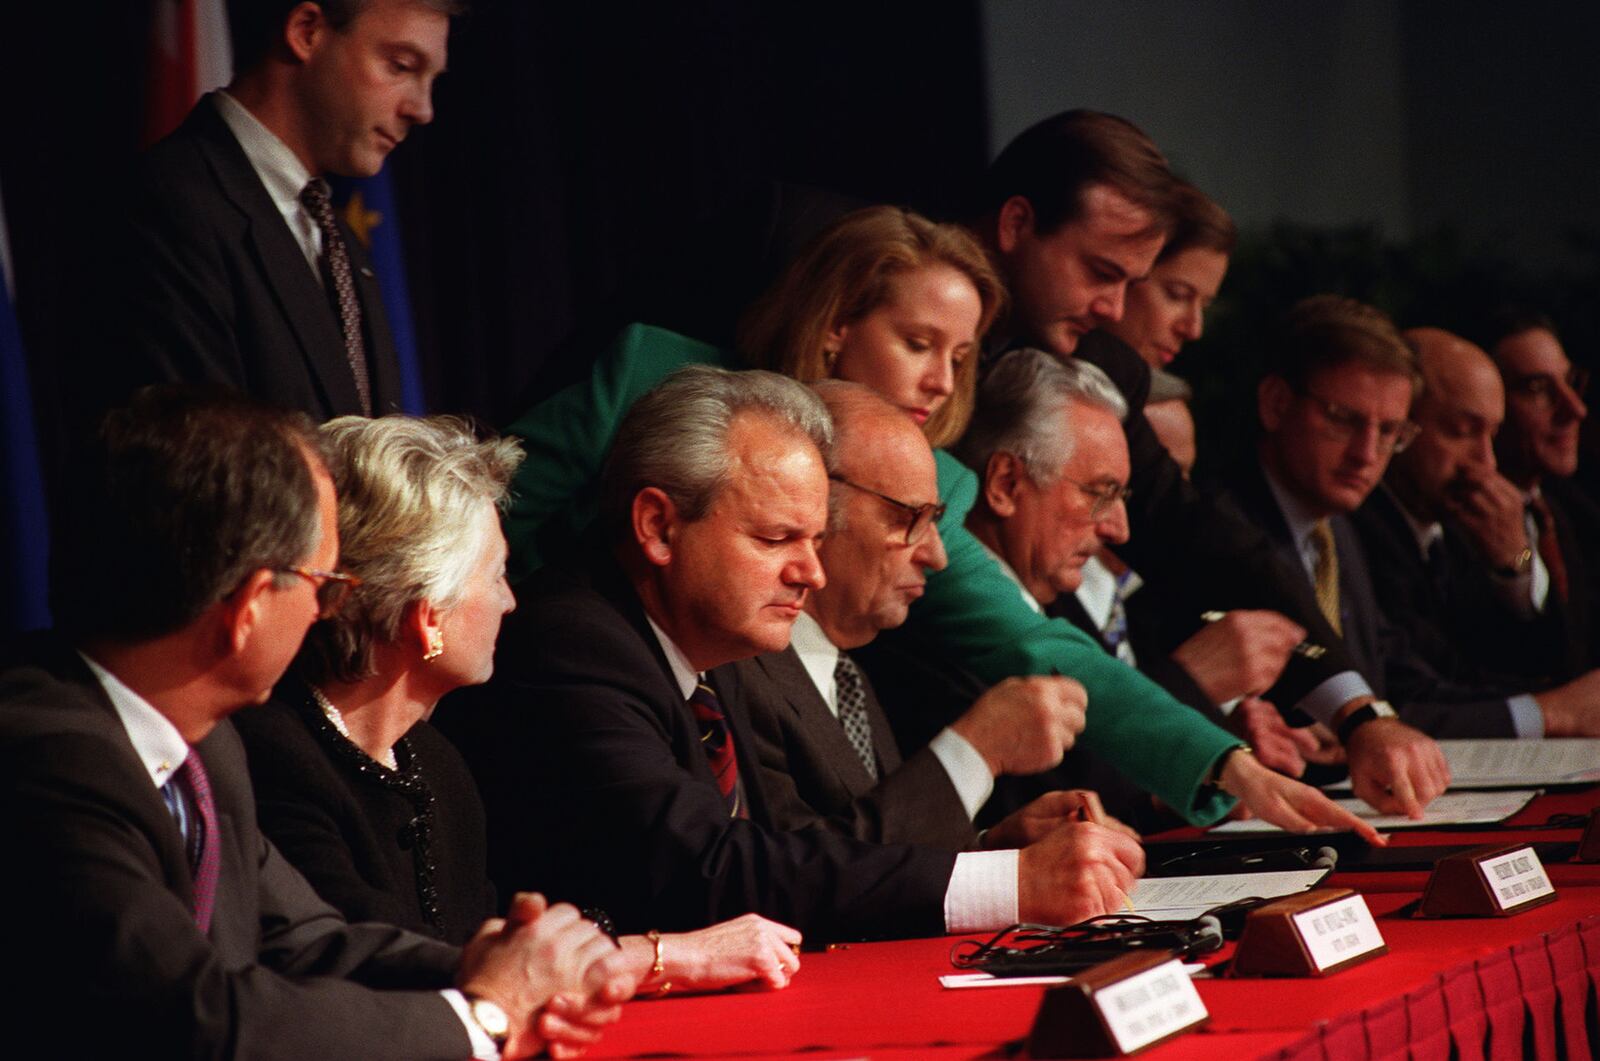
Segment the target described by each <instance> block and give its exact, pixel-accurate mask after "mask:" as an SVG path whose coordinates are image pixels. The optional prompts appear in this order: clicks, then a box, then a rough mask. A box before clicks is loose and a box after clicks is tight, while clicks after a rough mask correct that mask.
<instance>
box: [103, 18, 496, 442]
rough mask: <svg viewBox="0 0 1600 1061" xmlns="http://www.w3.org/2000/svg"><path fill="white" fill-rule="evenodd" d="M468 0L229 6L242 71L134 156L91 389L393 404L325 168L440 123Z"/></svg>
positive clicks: (394, 386)
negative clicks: (440, 102) (104, 353)
mask: <svg viewBox="0 0 1600 1061" xmlns="http://www.w3.org/2000/svg"><path fill="white" fill-rule="evenodd" d="M463 7H464V4H462V3H461V2H459V0H322V2H320V3H314V2H310V0H301V2H290V0H230V3H229V4H228V9H229V11H228V14H229V20H230V26H231V28H232V37H233V49H234V63H235V68H236V69H237V70H238V74H237V76H235V77H234V79H233V81H232V83H231V84H229V85H228V87H227V88H226V89H223V90H220V91H217V92H213V93H211V94H210V95H208V96H206V97H205V98H204V99H202V100H201V101H200V102H199V103H198V104H196V105H195V108H194V110H193V111H192V112H191V113H190V115H189V117H188V118H187V119H186V120H185V121H184V123H183V125H182V126H181V127H180V128H179V129H178V130H177V131H176V132H175V133H173V134H172V135H171V136H169V137H167V138H166V139H165V140H164V141H162V142H161V143H159V144H157V145H156V146H155V147H154V148H153V149H151V151H150V153H149V154H148V155H147V156H146V157H145V159H144V160H143V162H142V168H141V170H140V172H139V174H138V176H137V178H136V180H135V182H134V187H133V189H132V203H131V206H130V210H129V226H128V228H127V229H126V231H124V232H122V233H121V234H120V235H121V236H122V237H123V240H122V242H121V244H120V245H119V247H118V250H119V251H120V252H121V254H120V257H117V258H114V259H113V260H114V261H115V262H116V264H117V265H118V266H119V268H120V275H119V277H118V283H117V284H116V285H115V287H116V288H117V290H118V292H119V295H118V297H117V298H116V299H115V300H114V303H113V305H112V306H110V307H108V312H107V313H106V316H105V320H104V327H103V328H102V329H97V332H96V334H97V337H98V339H99V342H100V344H106V345H99V344H97V345H96V346H94V347H93V348H92V352H91V353H90V354H89V356H92V357H94V358H95V359H96V363H95V365H94V366H93V368H94V374H93V375H92V376H90V377H88V378H89V379H92V380H95V381H96V382H94V383H93V384H92V393H90V394H88V395H86V401H88V402H89V403H90V404H91V405H96V404H98V405H100V406H104V405H105V404H108V403H113V402H115V401H118V400H120V399H121V397H122V396H123V395H124V394H125V393H126V392H127V391H129V390H131V389H132V388H134V387H136V386H138V385H140V384H144V383H151V382H157V381H167V380H170V381H182V382H207V383H224V384H227V385H229V386H232V387H236V388H238V389H240V390H243V391H245V392H247V393H249V394H252V395H254V396H256V397H259V398H263V399H267V400H270V401H273V402H276V403H278V404H280V405H284V406H286V407H289V408H293V409H300V410H303V411H304V412H306V413H308V414H310V415H311V417H312V418H313V419H315V420H318V421H321V420H326V419H329V418H330V417H333V416H339V415H343V414H352V413H358V414H362V415H381V414H383V413H386V412H394V411H396V410H397V409H398V408H399V402H400V380H399V367H398V362H397V360H396V354H395V348H394V340H393V338H392V337H391V335H390V333H389V326H388V323H387V321H386V320H385V318H384V313H383V304H382V301H381V299H380V296H379V292H378V284H377V280H376V279H375V278H374V276H373V273H372V269H371V267H370V265H369V263H368V261H367V259H366V255H365V253H364V251H363V249H362V246H361V243H360V241H358V240H357V239H356V238H355V237H354V235H353V233H352V232H351V230H350V228H349V226H347V225H346V224H344V223H343V222H342V221H341V220H339V219H338V218H337V217H336V216H335V214H334V211H333V208H332V206H331V204H330V202H329V198H328V196H329V189H328V183H327V181H326V180H325V179H324V178H326V177H327V176H329V175H338V176H345V177H370V176H372V175H374V174H376V173H377V172H378V171H379V170H380V169H381V168H382V167H383V163H384V159H385V158H386V157H387V156H388V154H389V152H390V151H391V150H393V149H394V147H395V145H396V144H398V143H399V142H400V141H401V140H403V139H404V138H405V136H406V134H407V133H408V132H409V131H410V130H411V128H412V127H413V126H416V125H423V124H426V123H427V122H428V121H430V120H432V118H433V104H432V99H431V92H432V86H433V80H434V78H436V77H437V76H438V75H439V74H440V72H442V71H443V69H444V65H445V52H446V38H447V36H448V34H449V26H450V16H451V15H452V14H455V13H456V12H457V11H459V10H460V9H461V8H463ZM104 349H111V350H115V351H116V352H117V353H116V357H115V358H105V359H102V358H101V357H100V354H99V352H100V351H101V350H104ZM101 360H104V361H105V363H104V364H101V363H100V361H101ZM89 411H90V412H95V411H97V410H96V409H93V408H91V409H90V410H89Z"/></svg>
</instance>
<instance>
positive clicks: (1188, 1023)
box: [1094, 958, 1208, 1054]
mask: <svg viewBox="0 0 1600 1061" xmlns="http://www.w3.org/2000/svg"><path fill="white" fill-rule="evenodd" d="M1094 1004H1095V1006H1096V1007H1097V1008H1098V1009H1099V1010H1100V1016H1101V1017H1102V1018H1104V1020H1105V1022H1106V1028H1107V1029H1108V1030H1109V1031H1110V1032H1111V1037H1112V1038H1113V1039H1115V1040H1116V1043H1117V1049H1118V1050H1120V1051H1122V1052H1123V1053H1125V1054H1131V1053H1133V1052H1134V1051H1135V1050H1138V1049H1140V1048H1141V1047H1144V1046H1147V1045H1148V1044H1150V1043H1153V1042H1155V1041H1156V1040H1157V1039H1162V1038H1165V1037H1166V1036H1168V1035H1172V1034H1174V1033H1176V1032H1181V1031H1183V1030H1184V1029H1185V1028H1189V1027H1192V1026H1193V1025H1195V1024H1198V1023H1200V1022H1201V1021H1203V1020H1205V1019H1206V1017H1207V1016H1208V1014H1207V1013H1206V1004H1205V1003H1204V1002H1202V1001H1200V993H1199V992H1198V991H1196V990H1195V989H1194V983H1193V982H1192V981H1191V980H1190V979H1189V974H1188V973H1187V972H1185V971H1184V968H1183V963H1181V962H1179V961H1178V960H1177V959H1176V958H1174V959H1173V960H1172V961H1170V962H1166V963H1164V964H1162V965H1158V966H1156V967H1155V968H1154V969H1146V970H1145V971H1144V972H1142V973H1137V974H1135V975H1133V976H1130V977H1128V978H1127V979H1126V980H1121V981H1118V982H1117V983H1115V984H1111V985H1109V986H1107V987H1102V988H1100V989H1099V990H1098V991H1096V992H1095V993H1094Z"/></svg>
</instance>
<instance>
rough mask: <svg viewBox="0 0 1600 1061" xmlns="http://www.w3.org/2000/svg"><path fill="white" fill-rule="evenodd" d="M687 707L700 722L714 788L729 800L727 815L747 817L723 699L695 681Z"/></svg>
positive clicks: (701, 737)
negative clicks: (723, 709)
mask: <svg viewBox="0 0 1600 1061" xmlns="http://www.w3.org/2000/svg"><path fill="white" fill-rule="evenodd" d="M689 710H690V711H692V712H693V713H694V718H695V721H696V722H698V723H699V724H700V747H701V748H702V749H704V750H705V753H706V760H707V761H708V762H709V763H710V764H711V773H712V775H713V776H714V777H715V778H716V779H717V790H718V791H719V792H721V793H722V798H723V799H724V800H725V801H727V804H728V817H730V818H748V817H750V811H749V809H748V808H747V807H746V806H745V802H744V786H743V785H742V784H740V782H739V759H738V756H737V755H736V754H735V751H734V747H733V730H731V729H729V728H728V717H727V716H726V715H724V714H723V713H722V701H721V700H719V699H718V698H717V691H716V690H715V689H713V688H711V686H709V685H707V684H706V683H705V682H703V681H702V682H698V683H696V685H695V687H694V692H693V693H692V694H690V696H689Z"/></svg>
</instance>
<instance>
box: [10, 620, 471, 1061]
mask: <svg viewBox="0 0 1600 1061" xmlns="http://www.w3.org/2000/svg"><path fill="white" fill-rule="evenodd" d="M196 750H197V751H198V752H199V753H200V755H201V757H202V759H203V761H204V763H205V767H206V772H207V774H208V776H209V778H210V782H211V788H212V794H213V798H214V800H215V803H216V809H217V816H218V822H219V826H218V831H219V833H220V838H221V843H222V851H221V868H220V872H219V876H218V884H217V895H216V905H215V908H214V914H213V918H212V923H211V930H210V933H209V935H201V933H200V931H199V929H198V927H197V926H196V924H195V920H194V914H193V912H192V903H193V883H192V880H191V878H190V874H189V864H188V860H187V857H186V856H185V853H184V849H183V840H182V837H181V835H180V834H179V832H178V828H177V826H176V824H175V823H174V821H173V818H172V815H171V814H170V813H169V812H168V810H167V806H166V804H165V803H164V802H163V800H162V798H161V794H160V792H159V790H157V789H156V787H155V786H154V785H153V784H151V781H150V774H149V773H148V772H147V771H146V769H145V767H144V765H143V763H142V762H140V760H139V758H138V756H137V755H136V754H135V752H134V750H133V746H132V744H131V743H130V742H129V740H128V737H127V732H126V731H125V730H124V729H123V726H122V723H121V721H120V719H119V718H118V717H117V715H116V712H115V709H114V708H113V707H112V706H111V702H110V700H109V699H108V698H107V697H106V695H105V692H104V690H103V689H101V687H100V685H99V683H98V682H96V681H95V679H94V677H93V675H92V674H91V673H90V672H89V670H88V668H87V667H86V666H85V665H84V664H83V661H82V660H81V659H79V658H78V656H77V655H76V654H75V653H73V652H72V651H71V650H70V649H68V648H66V647H65V646H63V645H61V644H59V643H57V642H54V641H44V642H40V643H38V644H34V645H30V646H29V647H28V648H27V649H26V650H25V654H24V656H23V658H22V659H21V660H20V661H19V662H16V663H14V664H13V665H11V666H9V667H7V668H5V669H4V671H3V672H0V787H3V792H4V802H5V806H6V808H7V813H8V816H9V821H8V825H9V834H8V837H7V851H8V856H9V869H8V871H7V872H6V873H4V874H0V899H4V901H5V909H7V910H9V911H12V914H11V916H10V918H9V921H10V925H9V927H8V929H7V933H6V935H7V941H8V951H9V953H8V960H7V962H6V968H7V972H6V973H5V974H3V979H4V980H6V981H8V982H6V983H3V984H0V989H3V990H0V998H3V999H4V1000H5V1005H7V1006H13V1007H16V1009H15V1011H14V1012H15V1014H18V1015H24V1016H22V1017H21V1019H20V1020H19V1019H13V1020H11V1021H9V1022H8V1027H9V1031H8V1035H10V1036H11V1037H12V1041H13V1042H15V1037H16V1035H17V1034H19V1032H20V1034H22V1035H23V1036H26V1035H27V1034H28V1029H38V1030H39V1033H40V1034H41V1035H45V1036H49V1037H51V1039H52V1040H53V1042H54V1043H55V1044H56V1046H57V1047H59V1046H61V1045H62V1044H66V1048H67V1051H68V1052H69V1053H71V1054H74V1055H83V1056H96V1055H105V1056H111V1055H113V1054H118V1053H126V1052H127V1050H128V1047H129V1044H130V1043H136V1044H138V1052H139V1053H141V1054H143V1055H146V1056H150V1057H189V1056H213V1055H215V1056H222V1055H224V1054H226V1055H228V1056H232V1055H234V1054H249V1055H250V1056H253V1057H281V1058H286V1059H287V1058H305V1057H355V1056H373V1055H381V1056H385V1057H402V1056H404V1057H415V1058H453V1059H459V1058H461V1057H465V1056H466V1055H467V1054H468V1053H470V1046H469V1044H468V1039H467V1033H466V1029H465V1028H464V1027H463V1026H462V1024H461V1021H460V1020H459V1019H458V1018H457V1017H456V1015H455V1013H454V1011H453V1010H452V1009H451V1008H450V1006H449V1004H448V1003H447V1002H445V1000H444V999H443V998H442V997H440V996H439V995H438V994H437V993H435V992H434V991H429V990H423V989H427V988H440V987H448V986H449V985H450V983H451V980H452V977H453V973H454V967H455V964H456V962H457V959H458V955H459V952H458V951H457V950H456V949H455V948H453V947H449V946H446V945H445V944H443V943H439V942H437V941H435V940H431V939H427V938H425V937H422V936H417V935H413V934H411V933H408V932H404V931H402V930H400V929H397V928H393V927H390V926H387V925H375V924H365V925H350V924H346V923H345V921H344V920H343V919H341V918H340V917H339V916H338V914H336V913H335V912H334V911H333V909H332V908H331V907H329V906H327V905H326V904H325V903H323V902H322V901H321V900H319V899H318V898H317V897H316V895H315V893H313V892H312V890H311V887H310V885H308V884H307V883H306V882H305V879H304V878H303V877H301V876H300V874H299V873H297V872H295V871H294V869H292V868H291V867H290V866H289V864H288V863H287V862H286V861H284V859H283V857H282V856H281V855H279V854H278V851H277V849H276V848H274V847H273V846H272V845H271V844H270V843H269V842H267V841H266V840H264V839H263V838H262V836H261V834H260V833H258V832H257V831H256V821H255V800H254V797H253V795H252V793H251V789H250V779H249V775H248V773H247V772H246V769H245V758H244V749H243V748H242V747H241V746H240V743H239V738H238V736H237V734H236V733H235V732H234V730H233V727H232V726H230V725H229V724H228V723H227V722H223V723H221V724H219V725H218V726H217V727H216V728H215V729H214V730H213V731H212V733H211V734H210V735H209V736H208V737H206V739H205V740H203V741H201V742H200V744H199V745H197V746H196ZM375 988H384V989H386V990H374V989H375ZM401 988H409V989H411V990H399V989H401ZM51 1052H58V1051H51Z"/></svg>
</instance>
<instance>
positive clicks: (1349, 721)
mask: <svg viewBox="0 0 1600 1061" xmlns="http://www.w3.org/2000/svg"><path fill="white" fill-rule="evenodd" d="M1394 717H1395V713H1394V707H1393V705H1391V704H1390V703H1389V701H1387V700H1374V701H1372V703H1370V704H1367V705H1366V706H1364V707H1358V708H1356V709H1355V710H1354V711H1352V712H1350V714H1349V715H1347V716H1346V717H1345V720H1344V721H1343V722H1341V723H1339V743H1340V744H1349V743H1350V735H1351V734H1353V733H1354V732H1355V731H1356V730H1358V729H1360V728H1361V727H1362V726H1365V725H1366V724H1367V723H1368V722H1371V721H1372V720H1373V719H1375V718H1394Z"/></svg>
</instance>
